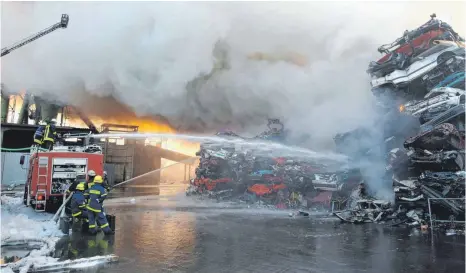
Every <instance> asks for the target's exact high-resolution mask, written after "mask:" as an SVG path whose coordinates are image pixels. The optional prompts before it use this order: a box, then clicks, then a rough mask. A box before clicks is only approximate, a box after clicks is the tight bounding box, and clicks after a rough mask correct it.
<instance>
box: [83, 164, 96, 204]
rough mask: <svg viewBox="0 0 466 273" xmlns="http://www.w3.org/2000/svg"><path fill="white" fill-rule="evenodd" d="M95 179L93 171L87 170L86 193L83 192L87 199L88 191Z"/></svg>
mask: <svg viewBox="0 0 466 273" xmlns="http://www.w3.org/2000/svg"><path fill="white" fill-rule="evenodd" d="M95 177H96V173H95V171H94V170H89V171H88V172H87V181H86V187H85V188H86V191H85V192H84V196H86V198H89V189H90V188H91V187H92V186H93V185H94V179H95Z"/></svg>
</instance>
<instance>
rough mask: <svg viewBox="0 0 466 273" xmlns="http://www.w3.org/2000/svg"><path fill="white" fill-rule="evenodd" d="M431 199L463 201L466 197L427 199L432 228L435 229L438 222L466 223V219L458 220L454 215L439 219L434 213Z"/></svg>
mask: <svg viewBox="0 0 466 273" xmlns="http://www.w3.org/2000/svg"><path fill="white" fill-rule="evenodd" d="M431 200H462V201H463V203H464V202H465V200H466V199H465V198H428V199H427V204H428V206H429V219H430V228H431V229H432V230H433V229H434V224H436V223H451V224H452V225H455V224H464V223H465V221H456V220H455V219H454V216H453V218H452V217H451V216H450V218H449V219H448V220H442V219H437V217H436V215H435V214H432V208H431V204H432V202H431Z"/></svg>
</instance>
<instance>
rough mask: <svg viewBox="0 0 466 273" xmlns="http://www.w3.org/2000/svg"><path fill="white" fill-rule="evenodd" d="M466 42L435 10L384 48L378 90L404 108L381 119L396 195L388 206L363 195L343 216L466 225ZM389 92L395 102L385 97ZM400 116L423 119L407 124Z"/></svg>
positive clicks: (376, 66)
mask: <svg viewBox="0 0 466 273" xmlns="http://www.w3.org/2000/svg"><path fill="white" fill-rule="evenodd" d="M463 42H464V39H463V38H461V37H460V36H459V35H458V34H457V33H456V32H455V31H454V30H453V29H452V28H451V26H449V25H448V24H446V23H444V22H441V21H439V20H437V19H436V18H435V15H432V16H431V20H430V21H429V22H428V23H426V24H425V25H423V26H421V27H420V28H418V29H416V30H414V31H411V32H409V31H407V32H405V35H404V36H403V37H402V38H400V39H398V40H397V41H396V42H395V43H393V44H391V45H389V46H382V48H381V49H379V51H381V52H383V53H385V54H386V55H385V56H384V57H383V58H382V59H381V60H379V61H377V62H372V63H371V64H370V65H369V70H368V72H369V74H370V75H371V76H372V82H371V83H372V86H373V89H372V91H373V92H374V95H376V97H377V99H378V100H380V101H381V103H382V104H384V105H386V106H387V107H388V108H390V107H392V108H395V107H398V112H399V113H398V114H397V115H398V116H397V117H392V118H390V119H388V120H381V122H383V124H384V125H385V127H386V128H389V130H385V133H386V134H385V135H384V138H385V141H384V142H383V145H381V146H382V147H383V148H384V149H385V150H384V151H385V152H387V156H386V172H385V175H384V178H385V183H391V184H392V188H393V192H394V200H390V202H391V203H392V204H391V206H385V207H382V206H377V205H375V204H376V203H377V202H382V201H380V200H379V201H377V200H374V199H369V200H362V201H360V202H362V204H358V206H355V207H354V208H352V209H351V210H349V211H345V212H337V213H336V215H337V216H338V217H339V218H340V219H342V220H344V221H347V222H351V223H361V222H387V223H389V224H390V225H399V224H401V223H409V224H411V225H421V226H424V227H426V226H429V225H430V226H433V227H435V226H438V225H440V226H444V227H446V228H453V227H454V226H457V224H461V225H463V226H464V218H465V217H464V215H465V172H464V168H465V151H464V147H465V142H464V141H465V112H464V108H465V86H464V80H465V78H464V70H465V64H464V55H465V54H464V52H465V51H464V44H463ZM408 48H409V50H408ZM390 64H391V65H390ZM387 93H388V96H385V97H384V95H387ZM387 97H389V98H391V100H385V101H384V99H387ZM393 101H396V102H401V103H400V104H399V105H398V106H397V105H393V104H391V103H392V102H393ZM390 112H391V113H394V112H396V111H394V109H391V110H390ZM401 117H404V118H407V117H411V118H414V119H415V120H416V122H415V123H406V122H402V119H401ZM390 122H392V123H393V122H394V123H395V124H398V127H399V128H402V132H404V133H403V134H401V135H400V134H397V133H396V130H394V127H393V126H392V124H390ZM406 125H407V126H406ZM398 132H400V131H399V130H398ZM367 134H368V133H367V132H365V131H364V129H361V128H359V129H357V130H355V131H351V132H347V133H344V134H340V135H338V136H337V137H336V141H337V146H340V147H345V144H348V139H350V140H351V139H359V138H360V137H359V135H366V137H367ZM390 135H391V136H390ZM338 144H339V145H338ZM349 146H351V147H354V145H349ZM366 149H367V147H366ZM352 152H353V154H352V155H353V156H354V155H355V153H354V151H352ZM358 155H359V156H361V151H359V154H358ZM363 156H366V157H369V156H370V155H369V154H367V153H366V154H363ZM376 201H377V202H376ZM374 202H375V203H374ZM362 205H364V206H362ZM374 212H375V214H377V216H375V214H374Z"/></svg>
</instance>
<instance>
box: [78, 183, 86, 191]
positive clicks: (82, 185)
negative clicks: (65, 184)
mask: <svg viewBox="0 0 466 273" xmlns="http://www.w3.org/2000/svg"><path fill="white" fill-rule="evenodd" d="M76 189H77V190H79V191H83V190H84V184H83V183H79V184H78V185H76Z"/></svg>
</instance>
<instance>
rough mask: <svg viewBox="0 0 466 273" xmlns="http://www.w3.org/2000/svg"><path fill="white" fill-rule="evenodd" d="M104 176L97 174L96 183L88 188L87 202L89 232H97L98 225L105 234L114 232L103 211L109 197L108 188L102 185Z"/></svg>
mask: <svg viewBox="0 0 466 273" xmlns="http://www.w3.org/2000/svg"><path fill="white" fill-rule="evenodd" d="M103 181H104V180H103V178H102V176H100V175H97V176H96V177H95V178H94V185H92V187H90V188H89V189H88V191H89V201H88V203H87V210H88V217H89V232H90V233H91V234H96V233H97V225H98V226H99V228H100V229H102V231H103V232H104V233H105V234H114V233H115V232H113V230H111V229H110V227H109V224H108V222H107V217H106V216H105V213H104V212H103V207H102V204H103V202H104V200H105V198H106V197H107V190H106V189H105V188H104V187H103V186H102V182H103Z"/></svg>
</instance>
